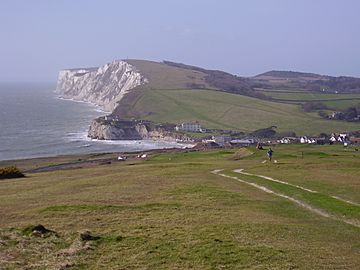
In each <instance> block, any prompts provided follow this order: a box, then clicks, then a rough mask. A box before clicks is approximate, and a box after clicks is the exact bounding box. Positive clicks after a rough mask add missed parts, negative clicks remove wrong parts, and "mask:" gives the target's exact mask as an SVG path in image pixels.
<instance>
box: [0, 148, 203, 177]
mask: <svg viewBox="0 0 360 270" xmlns="http://www.w3.org/2000/svg"><path fill="white" fill-rule="evenodd" d="M193 151H199V149H196V148H164V149H149V150H143V151H135V152H102V153H88V154H70V155H56V156H48V157H34V158H24V159H15V160H0V168H2V167H8V166H16V167H18V168H19V169H20V170H21V171H22V172H23V173H26V174H27V173H29V174H32V173H40V172H52V171H58V170H70V169H82V168H89V167H94V166H100V165H109V164H112V163H125V164H127V165H135V164H136V163H138V162H140V161H143V160H146V159H147V158H148V157H150V156H153V155H157V154H161V153H180V152H193ZM143 154H146V157H145V158H139V157H138V156H139V155H143ZM119 156H121V157H126V160H118V157H119ZM23 179H26V178H23ZM10 180H11V179H10Z"/></svg>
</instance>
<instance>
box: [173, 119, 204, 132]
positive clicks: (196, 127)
mask: <svg viewBox="0 0 360 270" xmlns="http://www.w3.org/2000/svg"><path fill="white" fill-rule="evenodd" d="M175 130H176V131H188V132H204V130H203V129H202V128H201V125H200V123H199V122H197V121H196V122H187V123H181V124H179V125H176V127H175Z"/></svg>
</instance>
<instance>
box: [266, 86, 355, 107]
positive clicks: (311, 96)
mask: <svg viewBox="0 0 360 270" xmlns="http://www.w3.org/2000/svg"><path fill="white" fill-rule="evenodd" d="M259 92H260V93H262V94H265V95H267V96H270V97H272V98H274V99H275V100H279V101H283V102H288V103H303V102H308V101H314V102H322V103H323V104H325V105H327V106H328V107H329V108H331V109H334V110H337V109H338V110H341V109H347V108H349V107H351V106H356V105H359V104H360V94H335V93H334V94H331V93H319V92H304V91H289V90H259Z"/></svg>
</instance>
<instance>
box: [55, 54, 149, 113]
mask: <svg viewBox="0 0 360 270" xmlns="http://www.w3.org/2000/svg"><path fill="white" fill-rule="evenodd" d="M147 82H148V80H147V79H146V78H145V77H144V76H143V75H142V74H141V73H140V72H139V71H138V70H137V69H136V68H135V67H134V66H132V65H130V64H129V63H127V62H125V61H121V60H115V61H113V62H111V63H109V64H106V65H104V66H101V67H99V68H83V69H67V70H62V71H60V73H59V77H58V82H57V87H56V93H58V94H59V95H60V96H61V97H63V98H66V99H73V100H79V101H86V102H91V103H93V104H96V105H98V106H100V107H102V108H103V109H104V110H106V111H113V110H114V108H115V107H116V104H117V102H118V101H120V100H121V99H122V97H123V96H124V95H125V94H126V93H128V92H129V91H130V90H131V89H134V88H135V87H137V86H139V85H142V84H145V83H147Z"/></svg>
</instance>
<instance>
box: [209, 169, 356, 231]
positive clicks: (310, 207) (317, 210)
mask: <svg viewBox="0 0 360 270" xmlns="http://www.w3.org/2000/svg"><path fill="white" fill-rule="evenodd" d="M222 171H223V170H222V169H220V170H213V171H211V173H213V174H215V175H219V176H222V177H226V178H230V179H233V180H236V181H238V182H241V183H244V184H247V185H250V186H252V187H255V188H257V189H259V190H262V191H264V192H266V193H269V194H273V195H275V196H278V197H281V198H284V199H287V200H289V201H291V202H293V203H295V204H297V205H299V206H301V207H303V208H305V209H307V210H309V211H310V212H312V213H315V214H317V215H319V216H322V217H326V218H331V219H333V220H336V221H341V222H343V223H346V224H349V225H353V226H355V227H358V228H360V224H359V223H358V222H357V221H352V220H346V219H341V218H338V217H335V216H333V215H330V214H329V213H327V212H325V211H323V210H321V209H317V208H314V207H312V206H311V205H309V204H307V203H304V202H302V201H300V200H298V199H295V198H293V197H290V196H287V195H285V194H281V193H277V192H274V191H273V190H271V189H269V188H267V187H264V186H261V185H259V184H256V183H252V182H248V181H245V180H242V179H240V178H238V177H236V176H229V175H226V174H224V173H221V172H222ZM234 171H236V172H239V170H234ZM241 172H242V170H241ZM268 180H269V179H268ZM273 180H275V179H272V180H271V181H273ZM278 181H280V180H278ZM278 181H275V182H278ZM281 182H283V181H280V183H281ZM285 183H286V182H284V184H285ZM288 184H289V183H288ZM289 185H291V184H289ZM303 190H306V189H303ZM309 192H314V191H309Z"/></svg>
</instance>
